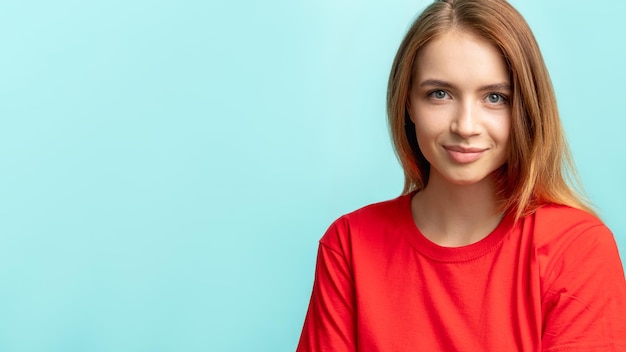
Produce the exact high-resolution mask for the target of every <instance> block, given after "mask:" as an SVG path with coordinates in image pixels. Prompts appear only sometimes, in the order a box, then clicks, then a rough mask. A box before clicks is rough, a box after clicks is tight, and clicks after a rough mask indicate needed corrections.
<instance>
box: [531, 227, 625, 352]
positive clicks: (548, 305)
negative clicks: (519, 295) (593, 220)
mask: <svg viewBox="0 0 626 352" xmlns="http://www.w3.org/2000/svg"><path fill="white" fill-rule="evenodd" d="M549 278H550V279H549V280H547V281H546V282H545V283H544V284H545V291H544V293H543V300H542V311H543V322H544V323H543V336H542V346H543V348H542V349H543V351H551V352H555V351H626V281H625V280H624V270H623V267H622V263H621V261H620V257H619V253H618V250H617V246H616V244H615V240H614V238H613V235H612V234H611V232H610V231H609V229H608V228H606V227H605V226H604V225H595V226H592V227H590V228H589V229H587V230H585V231H581V232H580V233H578V234H577V235H576V236H575V237H574V238H573V239H572V240H571V241H568V242H567V245H566V246H565V247H564V248H563V249H562V250H561V251H560V254H559V255H558V258H556V259H555V260H554V262H553V263H552V265H551V272H550V273H549Z"/></svg>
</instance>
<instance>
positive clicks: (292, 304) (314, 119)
mask: <svg viewBox="0 0 626 352" xmlns="http://www.w3.org/2000/svg"><path fill="white" fill-rule="evenodd" d="M427 3H429V2H427V1H402V0H398V1H393V2H388V1H365V2H359V1H353V0H322V1H314V2H312V1H292V0H269V1H263V2H260V1H251V0H245V1H230V2H226V1H223V2H218V1H209V2H206V1H193V0H176V1H174V0H169V1H156V2H154V1H119V0H108V1H72V0H59V1H55V2H47V1H33V0H26V1H21V2H17V1H14V2H11V1H4V2H2V3H1V4H0V43H1V45H2V47H1V53H2V54H1V55H0V82H1V83H0V163H1V164H0V165H1V169H0V170H1V171H0V172H1V173H0V351H20V352H22V351H23V352H27V351H64V352H65V351H293V350H294V349H295V346H296V343H297V340H298V336H299V331H300V329H301V326H302V321H303V318H304V314H305V310H306V307H307V304H308V299H309V294H310V290H311V285H312V279H313V270H314V261H315V254H316V250H317V240H318V239H319V237H320V236H321V235H322V233H323V232H324V230H325V229H326V227H327V226H328V225H329V224H330V222H331V221H332V220H334V219H335V218H336V217H338V216H340V215H341V214H343V213H345V212H348V211H351V210H353V209H355V208H358V207H360V206H363V205H365V204H367V203H371V202H375V201H379V200H384V199H389V198H392V197H395V196H397V195H398V194H399V192H400V190H401V186H402V175H401V170H400V168H399V166H398V164H397V162H396V159H395V157H394V155H393V152H392V149H391V146H390V142H389V138H388V134H387V127H386V124H385V107H384V103H385V90H386V81H387V75H388V71H389V68H390V65H391V61H392V59H393V55H394V54H395V51H396V48H397V46H398V44H399V43H400V40H401V38H402V36H403V34H404V32H405V30H406V29H407V28H408V26H409V24H410V22H411V21H412V19H413V18H414V17H415V15H416V13H417V12H418V11H419V10H420V9H422V8H423V7H424V6H426V4H427ZM513 4H514V5H516V6H517V7H518V9H519V10H520V11H521V12H522V13H523V14H524V15H525V16H526V18H527V20H528V22H529V23H530V25H531V27H532V28H533V29H534V31H535V34H536V36H537V38H538V41H539V43H540V45H541V47H542V49H543V53H544V56H545V59H546V62H547V64H548V66H549V69H550V71H551V74H552V78H553V81H554V85H555V89H556V91H557V95H558V98H559V103H560V108H561V112H562V117H563V121H564V124H565V127H566V129H567V132H568V137H569V140H570V142H571V147H572V150H573V153H574V156H575V160H576V163H577V165H578V167H579V170H580V176H581V178H582V180H583V183H584V184H585V186H586V189H587V191H588V193H589V195H590V196H591V198H592V199H593V200H594V202H595V204H596V205H597V207H598V209H599V210H600V214H601V215H602V217H603V219H604V220H605V221H606V223H607V224H608V225H609V226H610V227H611V228H612V230H613V231H614V233H615V236H616V239H617V241H618V244H619V247H620V250H621V252H622V253H626V220H624V219H625V217H624V216H622V214H621V213H620V211H622V210H623V209H624V206H623V205H622V203H623V201H624V198H625V196H626V182H624V181H626V178H625V177H624V174H625V172H626V166H625V165H626V153H625V151H626V148H625V147H624V145H623V132H624V131H625V130H626V105H625V104H624V98H623V94H624V87H623V84H624V83H623V82H626V69H625V68H624V63H625V62H626V42H625V41H624V40H623V34H624V33H625V31H626V24H625V22H624V21H623V18H622V14H623V13H624V12H625V11H626V3H625V2H623V1H619V0H607V1H603V2H602V3H599V4H598V3H594V2H592V1H586V2H580V3H576V5H572V3H571V2H569V1H564V0H560V1H550V2H545V1H540V0H532V1H530V0H525V1H522V0H516V1H514V2H513Z"/></svg>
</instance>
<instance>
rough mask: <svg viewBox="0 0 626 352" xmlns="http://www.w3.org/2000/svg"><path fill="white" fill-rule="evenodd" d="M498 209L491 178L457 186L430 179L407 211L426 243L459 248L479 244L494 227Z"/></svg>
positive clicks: (496, 223)
mask: <svg viewBox="0 0 626 352" xmlns="http://www.w3.org/2000/svg"><path fill="white" fill-rule="evenodd" d="M432 176H434V177H432ZM499 205H500V204H499V201H498V199H497V197H496V186H495V181H494V179H493V178H492V177H488V178H486V179H484V180H482V181H480V182H478V183H475V184H471V185H457V184H451V183H449V182H447V181H445V180H443V179H442V178H440V177H437V175H431V178H430V180H429V182H428V185H427V186H426V187H425V188H424V189H423V190H422V191H421V192H419V193H418V194H416V195H415V196H414V197H413V200H412V203H411V209H412V213H413V219H414V220H415V224H416V225H417V227H418V228H419V229H420V231H421V232H422V233H423V234H424V236H426V237H427V238H428V239H429V240H431V241H432V242H435V243H437V244H439V245H442V246H446V247H459V246H464V245H468V244H471V243H474V242H478V241H480V240H481V239H483V238H485V237H486V236H487V235H489V233H491V232H492V231H493V230H494V229H495V228H496V227H497V226H498V224H499V223H500V220H502V214H501V213H499V211H498V209H499Z"/></svg>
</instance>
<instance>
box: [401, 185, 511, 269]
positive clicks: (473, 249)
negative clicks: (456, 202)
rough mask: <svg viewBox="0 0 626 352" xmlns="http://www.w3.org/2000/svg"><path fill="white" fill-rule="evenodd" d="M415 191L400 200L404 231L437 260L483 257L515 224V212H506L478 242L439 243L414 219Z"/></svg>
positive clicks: (416, 246)
mask: <svg viewBox="0 0 626 352" xmlns="http://www.w3.org/2000/svg"><path fill="white" fill-rule="evenodd" d="M415 193H416V192H411V193H409V194H405V195H403V196H402V197H401V199H400V202H399V206H400V218H401V221H402V227H403V228H404V229H405V231H402V233H404V234H405V236H406V239H407V240H408V241H409V243H410V244H411V246H413V248H414V249H415V250H417V251H418V252H420V253H421V254H422V255H424V256H426V257H428V258H430V259H433V260H435V261H440V262H463V261H470V260H473V259H476V258H479V257H482V256H483V255H485V254H487V253H489V252H491V251H492V250H494V249H495V248H497V247H499V246H500V244H501V243H502V241H503V240H504V237H506V235H507V234H508V233H509V232H510V230H511V228H512V226H513V214H512V213H511V212H506V213H505V214H504V216H503V217H502V220H500V223H499V224H498V226H496V228H495V229H494V230H493V231H491V232H490V233H489V234H488V235H487V236H485V238H483V239H481V240H480V241H478V242H474V243H472V244H468V245H465V246H460V247H444V246H441V245H438V244H436V243H435V242H432V241H431V240H429V239H428V238H427V237H426V236H424V234H423V233H422V232H421V231H420V229H419V228H418V227H417V225H416V224H415V221H414V220H413V214H412V212H411V199H412V198H413V195H415Z"/></svg>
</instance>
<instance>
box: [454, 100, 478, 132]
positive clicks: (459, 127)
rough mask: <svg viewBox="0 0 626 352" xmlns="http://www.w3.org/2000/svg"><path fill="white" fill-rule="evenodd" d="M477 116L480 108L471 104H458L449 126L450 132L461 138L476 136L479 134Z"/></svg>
mask: <svg viewBox="0 0 626 352" xmlns="http://www.w3.org/2000/svg"><path fill="white" fill-rule="evenodd" d="M479 114H480V108H479V107H477V106H474V105H473V104H472V103H470V102H465V103H463V104H460V105H459V107H458V109H457V111H456V113H455V116H454V118H453V119H452V123H451V124H450V130H451V132H452V133H455V134H457V135H459V136H461V137H463V138H468V137H472V136H475V135H478V134H479V133H480V126H479V123H478V121H479V118H480V117H479Z"/></svg>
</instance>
